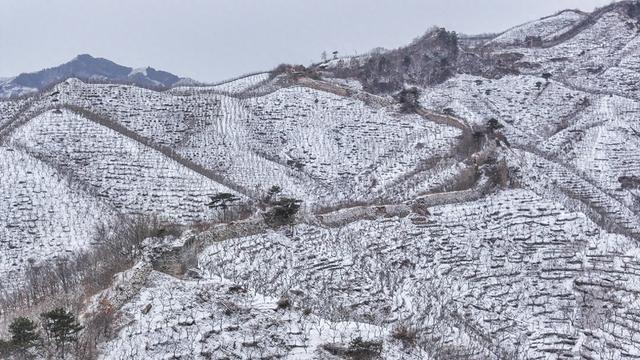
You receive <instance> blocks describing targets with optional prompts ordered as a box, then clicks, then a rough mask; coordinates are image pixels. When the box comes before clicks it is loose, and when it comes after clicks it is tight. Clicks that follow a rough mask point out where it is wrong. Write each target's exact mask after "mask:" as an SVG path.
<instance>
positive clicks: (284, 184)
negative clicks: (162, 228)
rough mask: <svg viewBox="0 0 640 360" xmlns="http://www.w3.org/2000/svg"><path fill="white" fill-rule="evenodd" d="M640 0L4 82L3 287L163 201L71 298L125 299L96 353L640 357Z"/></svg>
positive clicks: (96, 307)
mask: <svg viewBox="0 0 640 360" xmlns="http://www.w3.org/2000/svg"><path fill="white" fill-rule="evenodd" d="M638 14H640V3H638V2H634V1H622V2H618V3H615V4H612V5H610V6H607V7H604V8H602V9H598V10H596V11H595V12H593V13H591V14H587V13H582V12H580V11H573V10H567V11H563V12H560V13H558V14H555V15H552V16H549V17H545V18H543V19H540V20H536V21H532V22H529V23H527V24H524V25H521V26H517V27H514V28H512V29H509V30H507V31H505V32H503V33H501V34H497V35H495V36H489V35H487V36H483V37H478V38H476V39H475V40H474V41H473V42H472V41H466V42H465V41H458V38H457V37H456V35H455V34H453V33H450V32H447V31H445V30H442V29H438V30H435V31H434V32H432V33H428V34H427V35H425V37H423V38H422V39H431V40H433V42H432V43H429V44H432V46H433V48H430V49H428V51H427V50H425V52H424V53H420V49H421V46H423V45H424V44H426V43H423V42H420V40H419V41H417V42H415V43H414V44H412V45H411V46H409V47H407V48H400V49H396V50H393V51H389V52H385V51H379V52H374V53H372V54H367V55H364V56H359V57H356V58H353V59H334V60H331V61H327V62H325V63H321V64H315V65H312V66H309V67H303V66H288V65H282V66H279V67H278V69H276V70H274V71H273V72H261V73H253V74H248V75H246V76H241V77H238V78H234V79H231V80H229V81H225V82H222V83H219V84H212V85H207V86H184V85H181V86H179V87H175V88H173V89H170V90H167V91H163V92H158V91H152V90H148V89H142V88H138V87H135V86H128V85H115V84H87V83H84V82H82V81H79V80H77V79H67V80H65V81H64V82H61V83H59V84H58V85H56V86H55V87H53V88H51V89H50V90H48V91H46V92H43V93H41V94H38V95H37V96H33V97H30V98H25V99H21V100H13V101H2V102H0V111H1V113H0V144H1V146H0V170H1V171H0V176H1V177H2V182H1V183H0V189H1V190H2V192H0V199H2V202H0V219H2V221H1V222H0V260H1V261H0V264H2V266H0V278H1V279H3V282H2V288H3V289H14V288H15V289H19V287H18V286H16V284H19V283H20V282H19V281H20V277H21V276H22V275H23V274H24V272H25V269H26V268H27V267H28V265H29V264H39V265H46V264H47V260H48V259H51V258H54V257H60V256H62V255H63V254H73V253H75V251H76V250H78V249H81V248H90V245H92V242H95V232H96V230H95V229H96V226H97V225H99V224H100V223H109V222H110V221H118V220H113V219H122V218H121V217H130V216H137V215H143V216H145V215H146V216H148V215H152V214H156V215H158V216H159V217H160V218H161V219H162V220H163V221H164V222H171V223H178V224H180V225H181V228H180V231H181V232H182V234H181V235H176V236H174V235H167V234H166V233H163V232H157V233H154V234H153V236H151V237H148V238H146V239H144V241H142V239H140V240H141V242H140V243H136V246H137V247H136V249H135V251H134V252H135V253H136V257H135V258H134V260H135V261H134V262H135V266H133V267H132V268H131V269H129V270H126V271H124V272H122V273H119V274H117V275H116V276H114V277H113V282H112V283H111V285H105V286H106V288H101V289H92V290H94V291H92V292H91V294H88V295H87V298H86V299H83V302H82V304H81V305H78V308H80V309H84V310H85V311H84V312H83V315H84V316H85V317H84V320H83V321H85V322H86V323H87V324H91V320H92V319H95V318H94V317H93V316H95V314H96V313H98V314H102V315H104V314H107V315H108V316H109V317H108V318H109V319H110V321H111V323H109V324H108V326H105V329H108V330H109V331H106V330H105V331H104V334H103V337H102V338H101V340H100V342H99V343H97V344H96V343H95V342H94V343H93V344H92V345H91V346H94V347H95V349H97V352H96V353H95V354H94V355H95V356H94V357H98V358H104V359H142V358H181V359H209V358H214V359H217V358H239V359H255V358H288V359H305V358H309V359H340V358H362V359H373V358H383V359H566V358H584V359H633V358H640V342H639V340H638V339H639V337H638V334H639V333H640V324H639V321H640V317H639V314H640V289H639V288H638V286H639V284H640V278H639V277H638V275H639V274H640V272H639V269H640V248H639V246H638V241H640V155H639V154H640V122H639V119H640V108H639V104H638V101H639V100H640V99H639V98H638V94H637V92H638V91H637V90H638V89H637V80H638V78H639V76H640V75H639V72H638V71H639V69H640V68H639V67H638V64H639V62H638V61H637V58H638V56H639V55H640V53H639V50H640V47H639V46H638V44H640V17H639V16H638ZM469 39H470V38H469ZM443 41H444V42H446V48H444V50H443V49H440V48H438V46H440V45H442V44H443ZM442 46H444V45H442ZM443 51H444V52H446V54H447V57H446V58H437V55H438V54H442V53H443ZM405 53H407V54H408V55H407V56H408V57H406V58H405V59H409V60H407V61H404V62H406V63H408V64H406V65H402V63H403V60H402V59H403V56H402V55H403V54H405ZM425 54H426V55H429V58H428V59H427V60H425V62H424V63H425V64H428V67H429V68H428V69H418V68H416V66H417V65H416V63H414V62H412V61H413V60H412V59H417V58H418V57H419V56H422V55H425ZM409 55H410V56H409ZM385 56H386V57H389V59H387V60H384V59H385ZM445 60H446V61H445ZM443 63H446V64H445V65H442V64H443ZM380 64H382V65H380ZM385 64H386V65H385ZM398 64H400V65H398ZM438 64H440V65H442V66H440V65H438ZM402 66H405V67H406V69H404V70H403V67H402ZM425 66H426V65H425ZM439 66H440V67H439ZM422 70H425V71H422ZM426 70H428V71H426ZM445 70H446V71H445ZM372 74H377V75H376V76H378V77H377V78H375V79H372V78H369V76H373V75H372ZM429 74H432V75H438V79H437V80H436V79H435V78H434V77H430V76H429ZM412 76H413V77H412ZM418 78H419V79H421V80H420V81H416V83H412V82H411V80H412V79H414V80H415V79H418ZM402 82H404V83H405V84H404V89H403V90H400V91H397V90H398V89H397V86H399V85H400V84H401V83H402ZM391 89H394V91H391ZM374 92H375V93H374ZM274 186H275V187H274ZM219 193H231V194H233V195H235V196H237V197H238V199H239V200H238V203H237V205H239V207H238V208H239V209H241V210H242V211H234V210H233V209H236V207H235V204H234V206H231V209H232V210H228V209H226V210H225V209H221V210H212V209H209V208H207V206H206V204H207V202H208V201H209V199H210V197H211V196H214V195H216V194H219ZM291 199H298V200H301V207H300V209H299V211H298V212H297V213H296V216H295V217H293V218H287V221H285V222H282V223H274V222H273V221H271V220H272V217H271V216H273V215H272V214H273V213H274V209H276V208H277V207H278V206H288V208H287V209H289V210H290V209H294V210H297V207H296V206H297V205H296V204H298V203H296V202H295V201H293V200H291ZM287 201H293V202H287ZM282 204H285V205H282ZM227 210H228V211H229V212H230V213H231V215H230V216H227V215H229V214H227ZM280 210H282V209H280ZM127 260H128V261H133V260H131V259H129V258H127ZM132 263H133V262H132ZM111 275H113V274H109V276H110V277H111ZM110 277H109V279H110ZM5 279H6V280H5ZM0 290H1V289H0ZM18 291H19V290H18ZM4 293H5V294H6V293H7V290H5V291H4ZM89 295H90V296H89ZM0 300H1V299H0ZM0 310H1V309H0ZM25 312H28V311H25ZM14 315H15V314H8V313H4V312H2V311H0V325H2V326H0V336H1V335H2V331H3V329H4V327H6V324H7V323H8V322H9V321H10V320H11V319H12V318H13V317H14ZM105 316H106V315H105Z"/></svg>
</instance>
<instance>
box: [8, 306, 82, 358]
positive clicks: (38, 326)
mask: <svg viewBox="0 0 640 360" xmlns="http://www.w3.org/2000/svg"><path fill="white" fill-rule="evenodd" d="M83 329H84V327H83V326H82V325H80V323H79V322H78V320H77V318H76V316H75V315H74V314H73V313H71V312H70V311H67V310H65V309H63V308H56V309H53V310H50V311H47V312H44V313H42V314H41V315H40V321H39V322H35V321H33V320H31V319H29V318H26V317H18V318H16V319H14V320H13V322H12V323H11V325H9V333H10V335H11V338H10V339H9V340H0V355H2V356H3V357H9V356H16V357H20V358H35V357H37V356H38V355H44V356H46V357H49V358H51V357H53V358H59V359H65V358H66V356H67V355H68V354H70V353H71V351H70V350H71V349H70V347H72V346H73V345H74V344H77V343H78V339H79V334H80V332H81V331H82V330H83Z"/></svg>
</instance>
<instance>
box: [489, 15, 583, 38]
mask: <svg viewBox="0 0 640 360" xmlns="http://www.w3.org/2000/svg"><path fill="white" fill-rule="evenodd" d="M585 17H586V16H585V15H584V14H581V13H579V12H576V11H571V10H567V11H563V12H561V13H559V14H557V15H553V16H549V17H545V18H542V19H539V20H535V21H531V22H528V23H526V24H523V25H519V26H516V27H514V28H512V29H509V30H507V31H505V32H504V33H502V34H500V35H499V36H498V37H496V38H495V39H493V40H491V41H490V42H489V45H492V44H493V45H518V44H520V45H521V44H523V43H524V41H525V38H526V37H527V36H539V37H540V38H542V39H548V40H550V39H552V38H553V37H554V36H556V35H559V34H561V33H563V32H565V31H567V30H569V29H570V28H571V27H572V26H573V25H575V24H576V23H577V22H579V21H580V20H583V19H584V18H585Z"/></svg>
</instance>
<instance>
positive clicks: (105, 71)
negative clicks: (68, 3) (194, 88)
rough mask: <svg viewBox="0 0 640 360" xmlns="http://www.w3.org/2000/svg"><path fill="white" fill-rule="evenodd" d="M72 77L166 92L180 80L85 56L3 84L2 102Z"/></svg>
mask: <svg viewBox="0 0 640 360" xmlns="http://www.w3.org/2000/svg"><path fill="white" fill-rule="evenodd" d="M71 77H75V78H78V79H81V80H85V81H92V82H114V83H121V84H131V85H136V86H141V87H146V88H152V89H167V88H169V87H171V86H172V85H174V84H176V83H177V82H179V81H180V80H181V78H180V77H178V76H176V75H173V74H171V73H169V72H166V71H161V70H156V69H154V68H152V67H147V68H141V69H134V68H130V67H127V66H122V65H118V64H116V63H114V62H112V61H109V60H107V59H102V58H94V57H92V56H91V55H88V54H83V55H78V56H77V57H75V58H74V59H73V60H71V61H69V62H67V63H64V64H62V65H60V66H56V67H53V68H49V69H44V70H40V71H37V72H33V73H23V74H20V75H18V76H16V77H14V78H10V79H4V80H3V81H0V98H7V97H12V96H19V95H24V94H28V93H31V92H35V91H39V90H42V89H45V88H48V87H50V86H51V85H54V84H56V83H59V82H60V81H63V80H65V79H68V78H71Z"/></svg>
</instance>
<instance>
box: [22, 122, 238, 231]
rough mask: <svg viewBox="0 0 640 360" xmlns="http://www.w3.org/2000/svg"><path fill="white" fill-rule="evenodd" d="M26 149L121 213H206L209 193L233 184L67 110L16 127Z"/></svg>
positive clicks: (178, 216)
mask: <svg viewBox="0 0 640 360" xmlns="http://www.w3.org/2000/svg"><path fill="white" fill-rule="evenodd" d="M10 143H11V144H15V145H16V146H20V147H21V148H24V149H27V150H28V151H30V152H32V153H33V154H35V155H37V156H38V157H39V158H41V159H45V160H46V161H47V162H48V163H51V164H54V166H56V167H58V168H60V169H61V170H62V171H64V172H66V173H68V174H69V176H71V177H72V178H73V179H74V180H75V181H77V182H79V183H81V184H84V185H85V186H87V187H88V188H89V189H90V191H91V192H92V193H93V195H94V196H96V197H98V198H103V199H105V200H106V201H107V202H109V203H111V204H112V205H113V206H114V207H115V208H117V209H119V210H120V211H121V212H122V213H123V214H131V215H143V214H159V215H160V216H162V217H164V218H166V219H168V220H171V221H177V222H193V221H197V220H204V219H210V218H212V217H213V216H214V215H215V212H212V211H208V210H207V209H206V207H205V206H204V204H206V202H207V200H208V198H209V196H212V195H215V194H216V193H218V192H231V193H233V191H232V190H230V189H227V188H225V187H224V186H222V185H219V184H217V183H215V182H213V181H211V180H210V179H207V178H205V177H204V176H202V175H200V174H197V173H195V172H193V171H192V170H190V169H188V168H185V167H184V166H182V165H181V164H179V163H177V162H175V161H172V160H170V159H168V158H166V157H165V156H164V155H163V154H161V153H159V152H157V151H155V150H153V149H151V148H149V147H147V146H145V145H144V144H140V143H138V142H136V141H134V140H133V139H130V138H127V137H125V136H122V134H119V133H117V132H115V131H113V130H111V129H109V128H107V127H104V126H101V125H99V124H96V123H93V122H92V121H90V120H88V119H85V118H83V117H81V116H79V115H76V114H73V113H71V112H70V111H68V110H65V111H60V112H59V113H58V112H56V111H49V112H46V113H44V114H42V115H40V116H38V117H36V118H34V119H32V120H31V121H30V122H29V123H28V124H26V125H24V126H22V127H21V128H19V129H18V130H16V131H15V132H14V133H13V134H12V137H11V139H10Z"/></svg>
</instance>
